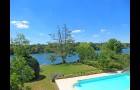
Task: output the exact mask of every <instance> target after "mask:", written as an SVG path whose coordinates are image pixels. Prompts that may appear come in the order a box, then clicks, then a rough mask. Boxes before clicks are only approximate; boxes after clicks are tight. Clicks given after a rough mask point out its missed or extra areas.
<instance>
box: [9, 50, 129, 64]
mask: <svg viewBox="0 0 140 90" xmlns="http://www.w3.org/2000/svg"><path fill="white" fill-rule="evenodd" d="M100 52H101V51H96V53H100ZM122 52H123V53H129V52H130V48H127V49H123V50H122ZM50 55H51V54H49V53H41V54H31V56H33V57H34V58H36V59H37V60H38V61H39V64H40V65H45V64H58V63H61V62H62V59H61V58H60V57H58V58H57V59H56V60H55V61H54V62H53V63H52V62H51V61H49V60H47V59H46V58H47V56H50ZM11 59H12V55H10V60H11ZM78 59H79V57H78V54H77V55H76V56H72V57H67V59H66V62H76V61H77V60H78Z"/></svg>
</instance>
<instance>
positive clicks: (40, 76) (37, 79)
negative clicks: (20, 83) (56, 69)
mask: <svg viewBox="0 0 140 90" xmlns="http://www.w3.org/2000/svg"><path fill="white" fill-rule="evenodd" d="M45 78H46V76H44V75H39V77H38V78H36V79H33V80H32V81H29V82H28V83H30V82H35V81H40V80H43V79H45Z"/></svg>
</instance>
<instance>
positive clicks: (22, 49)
mask: <svg viewBox="0 0 140 90" xmlns="http://www.w3.org/2000/svg"><path fill="white" fill-rule="evenodd" d="M10 43H11V44H12V45H13V48H14V56H22V57H24V58H25V60H26V61H27V64H28V65H29V66H30V67H31V68H32V69H33V70H34V72H35V73H34V74H35V78H37V77H38V76H39V70H40V69H39V62H38V61H37V60H36V59H35V58H33V57H32V56H31V55H29V53H28V51H27V50H26V48H27V45H29V40H27V39H26V38H25V36H24V35H23V34H17V38H11V42H10Z"/></svg>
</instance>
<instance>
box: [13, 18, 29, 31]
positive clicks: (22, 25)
mask: <svg viewBox="0 0 140 90" xmlns="http://www.w3.org/2000/svg"><path fill="white" fill-rule="evenodd" d="M10 23H11V24H14V25H15V26H16V27H17V28H20V29H23V28H29V26H28V25H27V24H28V23H29V22H28V21H26V20H24V21H11V22H10Z"/></svg>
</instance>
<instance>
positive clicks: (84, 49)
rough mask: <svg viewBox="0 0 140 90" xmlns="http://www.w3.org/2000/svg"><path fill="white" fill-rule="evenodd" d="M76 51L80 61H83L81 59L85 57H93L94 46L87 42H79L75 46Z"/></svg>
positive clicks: (94, 54) (94, 55)
mask: <svg viewBox="0 0 140 90" xmlns="http://www.w3.org/2000/svg"><path fill="white" fill-rule="evenodd" d="M76 52H77V53H78V56H79V58H80V62H83V60H85V59H89V60H92V59H95V57H96V53H95V51H94V48H93V47H92V46H91V45H90V44H88V43H80V44H79V45H78V46H77V47H76Z"/></svg>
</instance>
